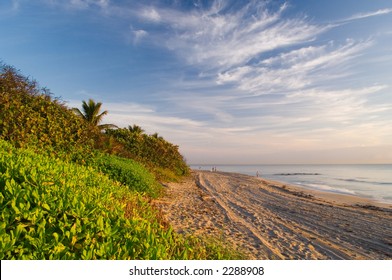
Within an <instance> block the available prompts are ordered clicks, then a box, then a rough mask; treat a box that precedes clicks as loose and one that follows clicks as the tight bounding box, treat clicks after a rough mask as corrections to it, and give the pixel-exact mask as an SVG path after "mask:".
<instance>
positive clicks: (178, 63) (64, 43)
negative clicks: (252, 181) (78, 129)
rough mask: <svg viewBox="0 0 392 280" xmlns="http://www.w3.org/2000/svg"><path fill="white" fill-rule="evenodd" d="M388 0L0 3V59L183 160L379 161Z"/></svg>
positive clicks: (386, 110) (387, 88) (386, 97)
mask: <svg viewBox="0 0 392 280" xmlns="http://www.w3.org/2000/svg"><path fill="white" fill-rule="evenodd" d="M391 27H392V2H391V1H390V0H378V1H370V0H369V1H368V0H345V1H341V0H328V1H309V0H288V1H280V0H274V1H272V0H271V1H261V0H260V1H230V0H227V1H224V0H216V1H213V0H210V1H196V0H194V1H180V0H162V1H158V0H156V1H125V0H118V1H116V0H95V1H94V0H0V61H2V62H3V63H5V64H9V65H12V66H14V67H15V68H17V69H20V70H21V72H22V74H24V75H26V76H29V77H32V78H34V79H36V80H37V81H38V82H39V83H40V85H41V86H43V87H47V88H49V89H50V90H51V91H52V92H53V94H54V96H57V97H61V98H62V100H64V101H66V102H67V104H68V106H69V107H80V105H81V102H82V100H88V99H89V98H92V99H94V100H95V101H97V102H98V101H100V102H102V103H103V109H104V110H107V111H108V112H109V113H108V115H107V116H106V118H105V119H104V122H105V123H114V124H116V125H118V126H119V127H128V125H133V124H137V125H139V126H141V127H142V128H143V129H144V130H145V131H146V133H149V134H153V133H155V132H158V133H159V134H160V135H161V136H163V137H164V138H165V139H167V140H169V141H171V142H173V143H175V144H177V145H179V146H180V151H181V153H182V154H183V155H184V157H185V158H186V160H187V162H188V163H189V164H258V163H264V164H279V163H289V164H290V163H392V123H391V120H392V92H391V87H392V28H391Z"/></svg>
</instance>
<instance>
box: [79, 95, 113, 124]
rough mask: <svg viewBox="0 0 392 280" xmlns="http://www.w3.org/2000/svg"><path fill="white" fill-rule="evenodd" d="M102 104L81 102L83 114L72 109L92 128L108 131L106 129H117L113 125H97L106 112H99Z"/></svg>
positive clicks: (90, 100) (92, 101) (90, 101)
mask: <svg viewBox="0 0 392 280" xmlns="http://www.w3.org/2000/svg"><path fill="white" fill-rule="evenodd" d="M101 106H102V103H101V102H98V103H96V102H95V101H94V100H92V99H89V100H88V103H87V102H86V101H84V100H83V103H82V108H83V112H82V111H80V110H79V109H78V108H73V111H74V112H75V113H76V114H77V115H78V116H80V117H82V118H83V119H85V120H86V121H87V122H88V123H90V124H92V125H93V126H96V127H98V128H99V129H101V130H102V129H108V128H117V126H116V125H114V124H99V123H100V122H101V121H102V118H103V116H105V115H106V114H107V113H108V111H103V112H102V113H100V111H101Z"/></svg>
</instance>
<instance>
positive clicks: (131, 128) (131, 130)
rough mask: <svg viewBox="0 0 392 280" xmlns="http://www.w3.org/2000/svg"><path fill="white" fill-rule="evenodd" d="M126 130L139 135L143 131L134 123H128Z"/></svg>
mask: <svg viewBox="0 0 392 280" xmlns="http://www.w3.org/2000/svg"><path fill="white" fill-rule="evenodd" d="M128 130H129V131H130V132H132V133H134V134H136V135H141V134H142V133H143V132H144V129H143V128H141V127H140V126H138V125H136V124H134V125H133V126H130V125H129V126H128Z"/></svg>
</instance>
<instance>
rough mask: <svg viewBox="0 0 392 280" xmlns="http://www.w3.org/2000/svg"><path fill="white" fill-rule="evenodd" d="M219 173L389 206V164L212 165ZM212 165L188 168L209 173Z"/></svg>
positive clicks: (391, 179) (391, 175)
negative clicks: (258, 175) (245, 176)
mask: <svg viewBox="0 0 392 280" xmlns="http://www.w3.org/2000/svg"><path fill="white" fill-rule="evenodd" d="M214 166H215V167H216V168H217V170H218V171H226V172H237V173H242V174H246V175H251V176H256V173H257V172H258V173H259V174H260V176H261V177H263V178H266V179H270V180H275V181H279V182H283V183H287V184H292V185H297V186H300V187H303V188H307V189H312V190H319V191H325V192H332V193H340V194H349V195H355V196H359V197H365V198H369V199H372V200H375V201H379V202H384V203H388V204H392V164H369V165H368V164H338V165H330V164H328V165H327V164H326V165H324V164H323V165H214ZM212 167H213V166H211V165H191V168H192V169H195V170H198V169H202V170H211V168H212Z"/></svg>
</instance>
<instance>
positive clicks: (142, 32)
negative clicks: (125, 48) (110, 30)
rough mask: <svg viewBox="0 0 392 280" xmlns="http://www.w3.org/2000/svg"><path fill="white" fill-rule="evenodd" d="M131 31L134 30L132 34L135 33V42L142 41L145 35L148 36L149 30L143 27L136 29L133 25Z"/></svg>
mask: <svg viewBox="0 0 392 280" xmlns="http://www.w3.org/2000/svg"><path fill="white" fill-rule="evenodd" d="M131 32H132V35H133V43H134V44H138V43H140V41H141V40H142V39H143V38H145V37H147V36H148V32H147V31H146V30H143V29H139V30H134V29H133V28H132V27H131Z"/></svg>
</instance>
